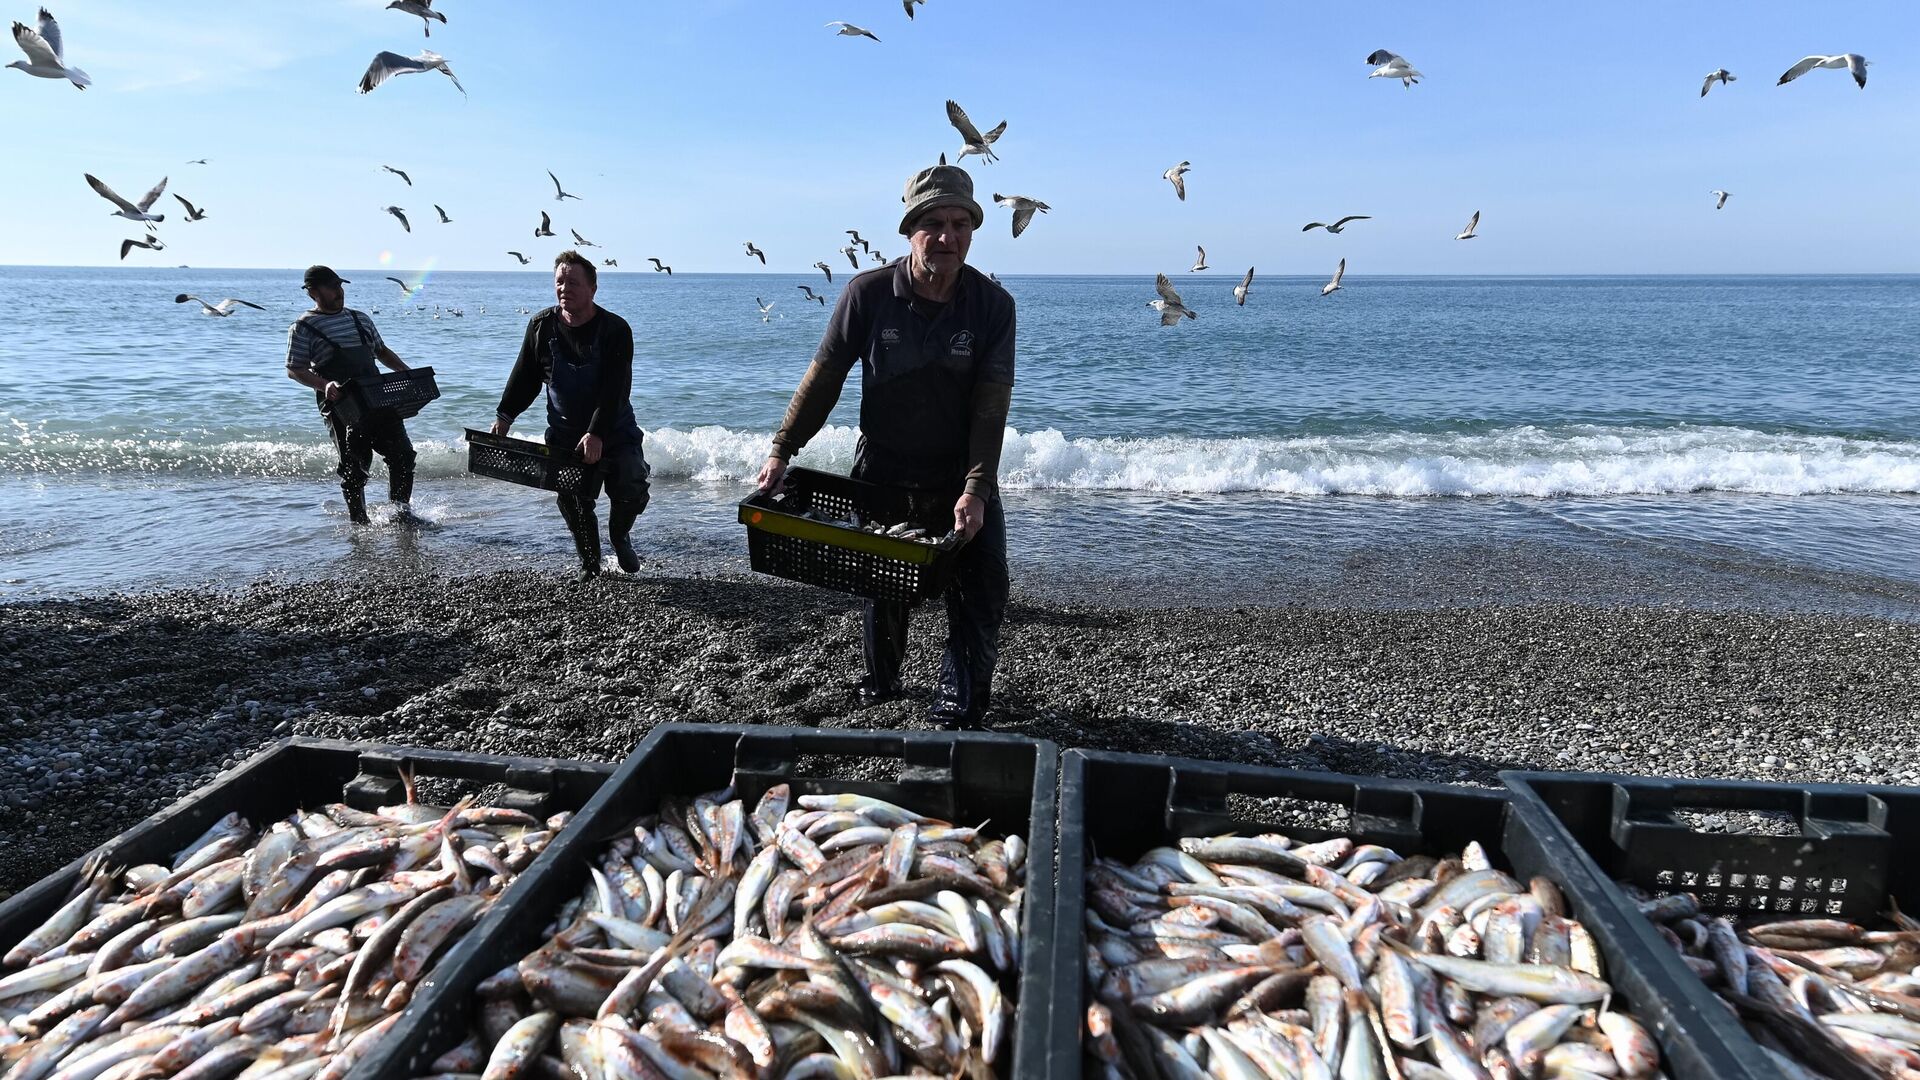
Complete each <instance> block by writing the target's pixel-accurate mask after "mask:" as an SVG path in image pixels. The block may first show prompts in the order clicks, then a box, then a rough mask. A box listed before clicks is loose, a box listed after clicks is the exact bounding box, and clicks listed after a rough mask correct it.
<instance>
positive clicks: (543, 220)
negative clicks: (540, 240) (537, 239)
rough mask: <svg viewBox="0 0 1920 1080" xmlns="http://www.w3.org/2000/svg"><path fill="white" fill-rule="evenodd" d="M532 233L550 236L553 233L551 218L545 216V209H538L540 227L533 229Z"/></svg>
mask: <svg viewBox="0 0 1920 1080" xmlns="http://www.w3.org/2000/svg"><path fill="white" fill-rule="evenodd" d="M533 235H535V236H552V235H553V219H552V218H550V217H548V216H547V212H546V211H545V210H542V211H540V227H539V228H537V229H535V230H533Z"/></svg>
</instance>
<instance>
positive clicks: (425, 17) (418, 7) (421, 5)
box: [387, 0, 447, 37]
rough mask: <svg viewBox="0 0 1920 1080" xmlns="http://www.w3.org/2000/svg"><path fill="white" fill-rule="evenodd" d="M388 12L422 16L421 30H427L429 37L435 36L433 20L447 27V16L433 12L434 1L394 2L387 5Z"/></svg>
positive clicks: (395, 0) (398, 0) (400, 0)
mask: <svg viewBox="0 0 1920 1080" xmlns="http://www.w3.org/2000/svg"><path fill="white" fill-rule="evenodd" d="M387 10H388V11H399V12H402V13H404V14H407V15H418V16H420V24H421V25H420V29H422V30H425V31H426V33H427V36H428V37H432V36H433V23H432V21H431V20H433V19H438V20H440V25H442V26H445V25H446V23H447V17H446V16H445V15H442V14H440V13H439V12H437V11H435V10H433V0H393V3H391V4H388V5H387Z"/></svg>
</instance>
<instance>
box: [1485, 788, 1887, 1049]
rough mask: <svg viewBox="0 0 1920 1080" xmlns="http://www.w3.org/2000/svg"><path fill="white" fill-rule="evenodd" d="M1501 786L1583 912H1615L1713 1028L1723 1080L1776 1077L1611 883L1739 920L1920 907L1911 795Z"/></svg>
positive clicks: (1865, 915)
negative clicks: (1702, 819) (1759, 822)
mask: <svg viewBox="0 0 1920 1080" xmlns="http://www.w3.org/2000/svg"><path fill="white" fill-rule="evenodd" d="M1501 779H1502V780H1504V781H1506V783H1507V786H1508V787H1509V788H1510V789H1511V790H1512V792H1513V800H1514V812H1515V816H1516V818H1518V819H1520V820H1521V821H1523V822H1524V823H1525V826H1526V828H1527V829H1528V831H1529V832H1530V833H1531V834H1532V836H1533V838H1534V842H1535V843H1537V845H1538V847H1539V848H1540V850H1541V851H1542V853H1543V855H1544V856H1545V857H1547V858H1549V859H1552V860H1554V861H1556V862H1559V863H1562V864H1564V865H1566V866H1568V867H1570V868H1580V869H1584V870H1585V871H1587V872H1586V873H1585V874H1584V875H1575V876H1577V877H1580V878H1582V879H1584V884H1583V885H1581V886H1579V887H1580V888H1583V889H1585V890H1586V891H1587V893H1588V896H1589V902H1590V903H1596V904H1600V903H1604V904H1610V905H1613V906H1615V907H1616V908H1618V909H1619V910H1620V911H1621V913H1622V914H1623V916H1624V918H1625V920H1626V921H1627V923H1628V925H1629V927H1630V928H1631V929H1632V930H1633V931H1634V933H1635V934H1636V936H1637V937H1638V938H1639V939H1640V940H1641V941H1642V942H1643V943H1644V944H1645V946H1646V947H1647V948H1648V949H1651V950H1653V951H1654V952H1656V953H1657V954H1658V955H1659V957H1660V959H1661V960H1662V962H1663V967H1664V968H1665V969H1666V971H1667V972H1668V973H1669V974H1670V977H1671V979H1672V981H1673V982H1674V983H1675V984H1677V985H1678V986H1679V987H1681V988H1683V990H1684V992H1685V993H1686V994H1687V996H1688V997H1689V998H1690V999H1692V1000H1694V1001H1696V1002H1698V1006H1697V1007H1698V1008H1699V1009H1700V1010H1701V1011H1702V1012H1703V1013H1704V1014H1705V1015H1706V1016H1708V1017H1709V1018H1710V1019H1711V1021H1712V1023H1711V1025H1710V1029H1711V1030H1710V1031H1709V1032H1707V1034H1710V1035H1711V1036H1713V1037H1715V1038H1717V1039H1718V1040H1719V1041H1720V1042H1721V1043H1722V1044H1723V1045H1724V1048H1725V1054H1726V1055H1727V1060H1729V1061H1731V1062H1736V1063H1738V1066H1739V1067H1740V1068H1742V1069H1744V1070H1746V1071H1745V1072H1740V1073H1734V1072H1727V1073H1724V1074H1721V1075H1742V1076H1756V1077H1767V1078H1768V1080H1773V1078H1775V1077H1779V1076H1780V1075H1781V1073H1780V1072H1779V1070H1778V1069H1776V1068H1775V1067H1774V1066H1773V1064H1772V1062H1771V1061H1770V1060H1769V1059H1768V1058H1767V1057H1766V1055H1765V1054H1764V1053H1763V1052H1762V1051H1761V1050H1760V1048H1759V1046H1758V1045H1756V1044H1755V1043H1754V1042H1753V1040H1752V1039H1751V1038H1749V1037H1748V1035H1747V1033H1746V1031H1745V1030H1744V1029H1743V1028H1742V1027H1741V1025H1740V1024H1739V1022H1738V1021H1736V1020H1734V1019H1733V1017H1732V1015H1731V1014H1730V1013H1728V1012H1727V1010H1726V1009H1725V1007H1724V1006H1722V1005H1721V1004H1720V1002H1719V999H1718V997H1717V995H1715V994H1714V993H1713V991H1712V990H1710V989H1708V988H1707V987H1706V985H1705V984H1703V983H1701V982H1700V980H1699V979H1698V978H1696V977H1695V976H1694V975H1693V973H1692V972H1691V971H1690V970H1688V968H1687V967H1686V966H1685V964H1684V963H1683V962H1682V961H1681V960H1680V958H1679V955H1678V954H1677V953H1676V952H1674V950H1673V949H1672V947H1671V946H1669V945H1667V944H1666V942H1665V941H1664V940H1662V939H1661V937H1660V935H1659V933H1658V931H1656V930H1655V929H1654V927H1653V924H1652V923H1651V922H1649V921H1647V920H1646V919H1643V918H1641V917H1640V915H1639V914H1638V911H1637V910H1636V907H1637V906H1636V905H1635V903H1634V902H1633V900H1632V899H1631V898H1629V897H1628V896H1627V894H1626V892H1625V891H1624V890H1623V889H1621V888H1620V886H1619V885H1618V884H1617V882H1622V881H1624V882H1628V883H1631V884H1633V885H1637V886H1639V887H1641V888H1643V889H1646V890H1648V891H1650V892H1653V893H1655V894H1667V893H1674V892H1690V893H1693V894H1694V895H1695V896H1696V897H1697V898H1698V899H1699V900H1700V906H1701V909H1702V910H1703V911H1705V912H1707V913H1709V914H1719V915H1725V916H1728V917H1731V918H1736V919H1741V920H1743V921H1745V920H1764V919H1769V918H1772V919H1800V918H1838V919H1847V920H1852V921H1858V920H1862V919H1869V920H1870V919H1872V918H1873V917H1874V916H1876V915H1878V914H1880V913H1881V912H1884V911H1886V910H1887V901H1888V899H1889V898H1893V899H1896V900H1898V899H1906V900H1913V899H1914V898H1915V897H1916V895H1920V862H1916V861H1915V860H1913V859H1912V858H1911V857H1909V858H1905V859H1901V858H1897V857H1896V852H1897V851H1898V850H1900V849H1901V847H1902V845H1903V844H1915V843H1920V789H1912V788H1893V787H1859V786H1851V785H1842V784H1775V783H1763V782H1754V781H1741V780H1668V779H1655V778H1649V777H1636V776H1608V775H1596V774H1592V773H1550V772H1508V773H1502V774H1501ZM1692 813H1703V814H1705V815H1706V816H1719V817H1724V818H1725V819H1726V820H1725V822H1724V824H1725V825H1726V826H1728V827H1729V829H1730V831H1726V832H1703V831H1698V830H1696V829H1694V828H1692V827H1691V826H1690V825H1689V824H1688V823H1687V822H1686V820H1685V816H1686V815H1689V814H1692ZM1755 814H1759V815H1765V817H1766V818H1768V819H1771V820H1770V821H1769V824H1768V826H1767V827H1764V828H1758V829H1756V828H1755V827H1754V824H1755V823H1754V822H1753V821H1752V820H1751V818H1750V815H1755ZM1775 826H1778V827H1775ZM1905 850H1907V851H1908V852H1910V853H1911V852H1912V850H1913V849H1912V848H1906V849H1905ZM1916 902H1917V903H1920V901H1916ZM1903 909H1904V905H1903Z"/></svg>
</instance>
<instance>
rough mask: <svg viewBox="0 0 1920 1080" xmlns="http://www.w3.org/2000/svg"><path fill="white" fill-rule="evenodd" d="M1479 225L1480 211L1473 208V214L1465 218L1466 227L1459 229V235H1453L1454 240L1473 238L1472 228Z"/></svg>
mask: <svg viewBox="0 0 1920 1080" xmlns="http://www.w3.org/2000/svg"><path fill="white" fill-rule="evenodd" d="M1479 227H1480V211H1478V210H1475V211H1474V212H1473V216H1472V217H1470V218H1468V219H1467V227H1466V228H1465V229H1464V230H1462V231H1461V233H1460V235H1459V236H1456V237H1454V239H1455V240H1471V239H1473V236H1474V233H1473V230H1475V229H1477V228H1479Z"/></svg>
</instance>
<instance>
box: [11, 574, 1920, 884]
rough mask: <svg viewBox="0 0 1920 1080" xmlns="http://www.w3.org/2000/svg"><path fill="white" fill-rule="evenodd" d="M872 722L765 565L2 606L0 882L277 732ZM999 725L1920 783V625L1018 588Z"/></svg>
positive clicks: (625, 730)
mask: <svg viewBox="0 0 1920 1080" xmlns="http://www.w3.org/2000/svg"><path fill="white" fill-rule="evenodd" d="M943 624H944V619H943V618H942V617H940V616H938V615H931V616H929V617H924V618H922V619H920V620H919V621H918V622H917V623H916V630H915V639H916V640H915V643H914V652H913V656H912V658H911V661H910V664H909V668H908V671H907V677H908V683H909V687H910V690H911V692H912V693H913V694H915V695H918V696H917V698H916V699H915V700H910V701H904V702H899V703H895V704H890V705H886V706H882V707H878V708H874V709H868V710H864V711H860V710H855V709H853V708H852V707H851V705H850V696H849V694H848V693H847V690H846V688H847V687H848V686H849V685H850V684H851V682H852V680H853V679H854V678H856V677H857V676H858V674H859V671H860V651H859V625H860V620H859V608H858V606H857V602H855V601H852V600H850V599H847V598H843V597H839V596H835V595H831V594H827V593H823V592H820V591H817V590H812V589H805V588H797V587H787V586H783V585H778V584H772V583H769V582H767V581H766V580H765V579H757V578H699V577H654V578H643V579H637V580H622V579H618V578H609V579H602V580H601V581H599V582H596V583H594V584H591V585H584V586H582V585H573V584H566V583H563V582H562V581H560V580H559V579H558V578H557V577H556V576H555V575H553V574H551V573H544V574H543V573H535V572H530V571H509V572H500V573H490V574H478V575H470V576H456V577H444V576H434V575H428V576H422V575H419V574H417V573H414V572H409V571H405V570H395V571H391V572H390V573H388V574H387V575H385V576H382V577H375V578H373V579H371V580H369V579H367V578H362V579H360V580H359V581H357V582H355V583H353V584H346V583H342V582H338V581H330V582H317V583H304V584H285V583H275V584H261V585H256V586H253V587H250V588H245V589H239V590H230V591H213V590H186V591H173V592H162V593H149V594H134V595H112V596H105V597H99V598H92V599H84V600H72V601H38V602H25V603H15V604H9V605H0V896H4V895H6V894H7V893H9V892H11V891H14V890H17V889H19V888H21V887H23V886H24V885H26V884H27V883H29V882H31V881H32V880H34V879H35V878H37V877H39V876H42V875H44V874H46V873H47V872H49V871H51V870H53V869H55V868H56V867H58V866H60V865H62V864H63V863H65V862H67V861H69V860H71V859H73V858H74V857H76V856H78V855H80V854H81V853H83V852H84V851H85V850H86V849H87V848H89V847H90V846H92V845H94V844H96V843H98V842H100V841H102V840H104V839H106V838H107V837H109V836H111V835H112V834H114V833H116V832H118V831H120V830H122V829H124V828H126V827H127V826H129V825H131V824H132V823H134V822H136V821H138V820H139V819H140V818H141V817H143V816H144V815H146V814H149V813H151V812H153V811H154V810H155V809H157V808H159V807H160V806H162V805H164V804H166V803H167V802H169V801H171V800H172V799H174V798H176V797H178V796H180V795H184V794H186V793H188V792H190V791H192V790H193V789H194V788H195V787H197V786H199V785H201V784H203V783H205V782H206V781H207V780H208V779H209V778H211V777H212V776H213V775H214V774H215V773H216V772H218V771H219V770H220V769H221V768H223V767H225V766H227V765H231V764H233V763H235V762H237V761H239V760H241V759H243V758H245V757H246V756H248V755H250V754H252V753H253V752H255V751H256V750H258V749H259V748H260V747H261V746H263V745H264V744H266V743H268V742H270V741H272V740H273V739H275V738H278V737H282V736H286V735H296V734H298V735H316V736H327V737H334V738H347V739H369V740H381V741H388V742H397V743H413V744H420V745H428V746H439V747H446V748H452V749H472V750H484V751H496V752H504V753H516V754H543V755H550V756H556V757H582V758H599V759H603V760H609V761H611V760H618V759H619V758H620V757H622V756H624V755H625V754H626V753H627V751H628V750H630V749H631V748H632V747H633V745H634V744H635V743H636V742H638V741H639V739H640V738H641V736H642V735H644V734H645V732H646V731H647V730H648V729H649V728H650V727H651V726H652V725H653V724H655V723H656V722H659V721H664V720H675V719H686V720H711V721H731V722H765V723H782V724H817V725H825V726H872V727H918V726H921V725H922V720H921V713H922V711H923V710H924V707H925V704H924V698H925V693H926V689H927V684H928V683H929V682H930V681H931V679H932V676H933V673H934V665H935V664H936V662H937V659H938V640H937V637H936V634H937V632H938V630H939V629H940V627H941V626H942V625H943ZM1002 644H1003V653H1002V662H1001V677H1000V680H999V682H998V684H997V686H996V705H997V708H996V712H995V715H994V716H993V718H992V723H993V725H994V726H995V727H997V728H999V729H1001V730H1006V731H1015V732H1025V733H1029V734H1033V735H1037V736H1043V737H1046V738H1051V739H1054V740H1056V741H1058V742H1059V743H1060V744H1061V746H1063V747H1069V746H1089V747H1103V748H1109V749H1121V750H1139V751H1153V752H1158V753H1168V754H1184V755H1190V756H1194V757H1204V758H1215V759H1232V760H1236V761H1244V762H1256V763H1271V764H1275V765H1288V766H1294V767H1302V768H1315V769H1330V770H1337V771H1342V772H1355V773H1368V774H1383V775H1393V776H1410V777H1420V778H1427V779H1436V780H1444V781H1471V782H1492V781H1493V779H1494V774H1495V772H1496V771H1498V770H1500V769H1503V768H1510V767H1525V766H1538V767H1547V768H1567V769H1597V770H1608V771H1618V772H1635V773H1652V774H1668V775H1697V776H1718V777H1759V778H1768V777H1777V778H1782V779H1786V778H1793V779H1804V780H1830V781H1856V782H1893V783H1916V782H1920V768H1916V763H1915V758H1914V755H1913V752H1912V751H1913V745H1914V743H1913V733H1914V732H1915V731H1916V730H1920V728H1916V723H1917V722H1920V686H1917V685H1916V680H1915V679H1914V677H1913V676H1914V673H1915V672H1916V671H1920V625H1916V624H1914V623H1911V622H1898V621H1888V620H1882V619H1878V618H1872V617H1865V616H1840V615H1790V614H1759V613H1744V612H1737V611H1731V612H1730V611H1715V612H1703V611H1690V610H1677V609H1663V608H1654V607H1631V608H1594V607H1575V606H1544V605H1529V606H1524V607H1465V608H1458V607H1456V608H1451V609H1442V610H1414V611H1408V610H1396V611H1377V610H1376V611H1370V610H1353V609H1330V608H1325V607H1248V608H1228V607H1208V608H1156V609H1139V608H1132V607H1121V606H1113V607H1075V606H1067V605H1063V604H1061V603H1059V602H1057V601H1054V600H1050V599H1041V598H1038V597H1035V596H1032V595H1024V594H1023V595H1017V596H1016V597H1015V601H1014V604H1013V607H1012V610H1011V612H1010V613H1009V617H1008V622H1007V626H1006V630H1005V632H1004V635H1003V641H1002Z"/></svg>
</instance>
